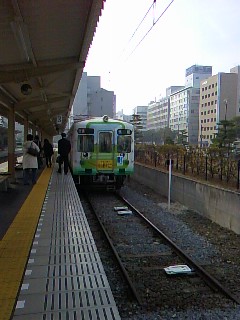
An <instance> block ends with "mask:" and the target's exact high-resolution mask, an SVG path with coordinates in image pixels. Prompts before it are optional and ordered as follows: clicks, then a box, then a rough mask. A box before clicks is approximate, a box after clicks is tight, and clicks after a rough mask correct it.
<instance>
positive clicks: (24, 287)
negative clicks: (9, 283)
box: [21, 283, 29, 290]
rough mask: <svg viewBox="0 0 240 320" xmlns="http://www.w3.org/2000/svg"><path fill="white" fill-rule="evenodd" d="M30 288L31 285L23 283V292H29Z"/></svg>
mask: <svg viewBox="0 0 240 320" xmlns="http://www.w3.org/2000/svg"><path fill="white" fill-rule="evenodd" d="M28 288H29V283H23V284H22V287H21V290H28Z"/></svg>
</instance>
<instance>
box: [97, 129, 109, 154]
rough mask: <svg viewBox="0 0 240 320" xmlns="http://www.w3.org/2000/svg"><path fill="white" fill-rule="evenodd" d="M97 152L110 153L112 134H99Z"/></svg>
mask: <svg viewBox="0 0 240 320" xmlns="http://www.w3.org/2000/svg"><path fill="white" fill-rule="evenodd" d="M99 152H106V153H110V152H112V132H100V133H99Z"/></svg>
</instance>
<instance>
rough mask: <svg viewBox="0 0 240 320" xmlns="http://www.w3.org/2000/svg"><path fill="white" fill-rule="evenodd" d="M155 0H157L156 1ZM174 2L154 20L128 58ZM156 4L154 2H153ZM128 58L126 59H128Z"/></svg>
mask: <svg viewBox="0 0 240 320" xmlns="http://www.w3.org/2000/svg"><path fill="white" fill-rule="evenodd" d="M154 2H155V1H154ZM173 2H174V0H172V1H171V2H170V3H169V4H168V6H167V7H166V8H165V9H164V11H163V12H162V13H161V14H160V16H159V17H158V18H157V20H156V21H153V25H152V26H151V28H150V29H149V30H148V31H147V32H146V33H145V35H144V36H143V37H142V39H141V40H140V41H139V42H138V44H137V45H136V46H135V48H134V49H133V50H132V52H131V53H130V54H129V56H128V57H127V59H128V58H129V57H130V56H131V55H132V54H133V52H134V51H135V50H136V49H137V47H138V46H139V45H140V44H141V43H142V41H143V40H144V39H145V38H146V36H147V35H148V34H149V32H150V31H151V30H152V28H153V27H154V26H155V25H156V24H157V22H158V21H159V20H160V18H161V17H162V16H163V15H164V13H165V12H166V11H167V9H168V8H169V7H170V5H171V4H172V3H173ZM153 4H154V3H153ZM127 59H126V60H127Z"/></svg>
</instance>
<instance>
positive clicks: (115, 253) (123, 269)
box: [85, 194, 143, 305]
mask: <svg viewBox="0 0 240 320" xmlns="http://www.w3.org/2000/svg"><path fill="white" fill-rule="evenodd" d="M85 198H86V199H87V201H88V204H89V206H90V208H91V210H92V212H93V213H94V215H95V217H96V218H97V220H98V223H99V225H100V226H101V228H102V230H103V232H104V235H105V237H106V238H107V241H108V243H109V245H110V247H111V249H112V251H113V253H114V256H115V258H116V259H117V261H118V264H119V266H120V268H121V270H122V273H123V274H124V276H125V278H126V280H127V283H128V285H129V287H130V289H131V291H132V293H133V295H134V296H135V298H136V300H137V302H138V304H139V305H143V303H142V301H141V299H140V297H139V295H138V293H137V290H136V288H135V286H134V284H133V283H132V280H131V279H130V277H129V275H128V272H127V270H126V269H125V267H124V265H123V263H122V261H121V258H120V257H119V255H118V253H117V250H116V249H115V247H114V244H113V242H112V240H111V238H110V236H109V234H108V232H107V230H106V228H105V227H104V225H103V223H102V222H101V220H100V219H99V217H98V215H97V214H96V211H95V209H94V208H93V206H92V204H91V201H90V200H89V197H88V196H87V195H86V194H85Z"/></svg>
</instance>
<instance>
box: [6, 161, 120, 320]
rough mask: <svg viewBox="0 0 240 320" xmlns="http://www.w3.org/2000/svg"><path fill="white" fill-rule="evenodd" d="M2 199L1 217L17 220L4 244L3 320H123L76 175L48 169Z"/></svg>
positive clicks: (14, 187)
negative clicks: (102, 261) (35, 181)
mask: <svg viewBox="0 0 240 320" xmlns="http://www.w3.org/2000/svg"><path fill="white" fill-rule="evenodd" d="M21 192H22V194H21ZM13 195H14V196H13ZM0 198H1V200H3V199H5V200H4V201H1V202H0V217H3V216H4V217H5V216H7V215H10V217H9V221H10V220H11V219H12V221H11V223H9V226H8V223H7V221H4V223H5V225H6V226H5V229H6V230H4V228H3V229H2V237H1V240H0V288H1V289H0V320H10V319H14V320H22V319H24V320H28V319H29V320H30V319H31V320H34V319H46V320H47V319H54V320H55V319H56V320H57V319H59V320H60V319H85V320H88V319H89V320H90V319H91V320H94V319H98V320H105V319H106V320H107V319H114V320H118V319H120V316H119V312H118V309H117V306H116V304H115V301H114V297H113V295H112V292H111V288H110V286H109V283H108V280H107V277H106V274H105V272H104V269H103V265H102V263H101V260H100V256H99V254H98V251H97V248H96V245H95V242H94V239H93V236H92V233H91V230H90V228H89V225H88V222H87V219H86V216H85V213H84V210H83V207H82V204H81V200H80V198H79V195H78V193H77V190H76V187H75V185H74V182H73V179H72V176H71V174H70V173H68V174H67V175H64V174H58V173H57V168H56V167H53V168H44V169H42V171H41V172H40V175H39V178H38V181H37V183H36V184H35V185H34V186H23V184H22V183H18V184H16V185H14V186H13V188H11V189H10V190H9V191H8V192H1V193H0ZM24 198H25V199H24ZM8 208H9V210H7V209H8ZM9 221H8V222H9Z"/></svg>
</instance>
